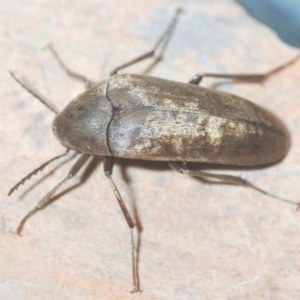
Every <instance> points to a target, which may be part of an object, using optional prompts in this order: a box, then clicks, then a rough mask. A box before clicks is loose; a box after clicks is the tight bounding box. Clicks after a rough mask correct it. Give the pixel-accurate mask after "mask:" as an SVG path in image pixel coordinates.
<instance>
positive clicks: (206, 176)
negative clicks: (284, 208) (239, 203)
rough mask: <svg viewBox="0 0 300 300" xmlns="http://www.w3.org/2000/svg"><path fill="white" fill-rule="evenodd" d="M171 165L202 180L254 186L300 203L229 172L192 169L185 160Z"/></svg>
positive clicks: (264, 192)
mask: <svg viewBox="0 0 300 300" xmlns="http://www.w3.org/2000/svg"><path fill="white" fill-rule="evenodd" d="M169 165H170V167H171V168H172V169H174V170H175V171H177V172H179V173H180V174H187V175H190V176H194V177H197V178H200V179H201V180H203V181H204V182H207V183H222V184H233V185H240V186H244V187H249V188H252V189H254V190H256V191H258V192H259V193H261V194H264V195H266V196H269V197H272V198H275V199H277V200H280V201H283V202H287V203H289V204H293V205H296V206H297V207H298V205H299V203H298V202H295V201H292V200H289V199H285V198H283V197H280V196H277V195H273V194H271V193H269V192H267V191H266V190H264V189H261V188H260V187H258V186H256V185H255V184H253V183H251V182H250V181H248V180H245V179H243V178H241V177H238V176H233V175H227V174H216V173H210V172H204V171H202V170H192V169H189V168H187V166H186V163H184V162H169Z"/></svg>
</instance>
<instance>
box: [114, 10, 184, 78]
mask: <svg viewBox="0 0 300 300" xmlns="http://www.w3.org/2000/svg"><path fill="white" fill-rule="evenodd" d="M180 13H182V10H181V9H177V10H176V13H175V15H174V17H173V19H172V20H171V22H170V24H169V25H168V27H167V29H166V30H165V31H164V33H163V34H162V36H161V37H160V38H159V39H158V41H157V43H156V44H155V46H154V48H153V49H152V50H151V51H148V52H146V53H144V54H142V55H140V56H138V57H136V58H134V59H132V60H130V61H128V62H127V63H124V64H122V65H120V66H118V67H116V68H115V69H114V70H112V71H111V72H110V76H113V75H116V74H117V73H118V72H119V71H120V70H122V69H125V68H127V67H129V66H132V65H134V64H136V63H139V62H141V61H143V60H145V59H147V58H151V57H153V58H154V60H153V62H152V63H151V64H150V66H149V67H148V68H147V69H146V70H145V71H144V72H143V73H144V74H147V73H149V72H150V71H151V70H152V69H153V68H154V66H155V65H156V64H157V63H159V62H160V61H161V60H162V59H163V53H164V51H165V49H166V47H167V45H168V42H169V41H170V39H171V37H172V34H173V32H174V29H175V26H176V24H177V21H178V17H179V15H180Z"/></svg>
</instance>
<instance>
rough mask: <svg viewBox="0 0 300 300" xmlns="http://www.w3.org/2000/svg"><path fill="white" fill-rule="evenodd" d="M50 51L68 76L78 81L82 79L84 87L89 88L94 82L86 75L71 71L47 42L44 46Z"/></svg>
mask: <svg viewBox="0 0 300 300" xmlns="http://www.w3.org/2000/svg"><path fill="white" fill-rule="evenodd" d="M46 47H47V48H48V49H49V50H50V51H51V53H52V54H53V56H54V58H55V59H56V60H57V62H58V63H59V65H60V66H61V68H62V69H64V70H65V71H66V72H67V74H68V76H70V77H73V78H75V79H77V80H79V81H82V82H83V83H84V86H85V89H89V88H90V87H92V85H94V84H96V82H93V81H92V80H90V79H88V78H87V77H86V76H84V75H81V74H79V73H77V72H74V71H72V70H71V69H70V68H69V67H68V66H67V65H66V64H65V63H64V62H63V60H62V59H61V58H60V56H59V55H58V53H57V51H56V50H55V49H54V48H53V46H52V45H51V44H48V45H47V46H46Z"/></svg>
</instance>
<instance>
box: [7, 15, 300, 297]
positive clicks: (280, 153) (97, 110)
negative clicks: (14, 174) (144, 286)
mask: <svg viewBox="0 0 300 300" xmlns="http://www.w3.org/2000/svg"><path fill="white" fill-rule="evenodd" d="M178 14H179V11H178V12H177V14H176V15H175V17H174V19H173V20H172V22H171V23H170V25H169V26H168V28H167V30H166V31H165V32H164V34H163V35H162V37H161V38H160V39H159V41H158V43H157V44H156V46H155V47H154V49H153V50H151V51H149V52H147V53H146V54H144V55H142V56H139V57H137V58H136V59H134V60H131V61H129V62H128V63H126V64H123V65H121V66H119V67H118V68H116V69H115V70H114V71H112V72H111V77H110V78H109V79H107V80H104V81H102V82H100V83H98V84H94V83H92V82H91V81H90V80H88V79H87V78H86V77H84V76H81V75H79V74H76V73H74V72H72V71H70V70H69V69H67V68H66V66H65V65H64V64H63V62H62V61H61V59H60V58H59V57H58V55H57V53H56V52H55V51H54V49H53V48H52V47H50V50H51V51H52V53H53V54H54V55H55V56H56V58H57V59H58V61H59V63H60V64H61V65H62V67H63V68H64V69H66V70H67V72H68V73H69V75H71V76H73V77H75V78H77V79H81V80H83V81H85V83H86V86H87V88H88V89H87V90H86V91H85V92H83V93H82V94H80V95H79V96H78V97H77V98H76V99H74V100H73V101H72V102H70V104H69V105H68V106H67V107H66V108H65V109H64V110H63V111H62V112H60V113H58V112H57V111H56V110H55V109H54V108H53V107H52V106H51V105H50V104H49V103H48V102H47V101H46V100H45V99H43V98H42V97H41V96H39V95H37V94H36V93H35V92H33V91H32V90H31V89H30V88H28V87H27V86H25V85H24V84H23V83H22V82H21V81H20V80H19V79H17V78H16V77H15V75H14V74H13V73H12V75H13V76H14V78H15V79H16V80H17V81H18V82H19V83H20V84H21V85H22V86H23V87H25V89H27V90H28V91H29V92H30V93H31V94H33V95H34V96H36V97H37V98H38V99H39V100H41V101H42V102H43V103H44V104H46V105H47V106H48V107H49V108H50V109H51V110H52V111H54V112H55V113H56V114H57V115H56V117H55V119H54V122H53V131H54V134H55V135H56V137H57V138H58V140H59V141H60V142H61V143H62V144H63V145H64V146H65V147H66V148H67V149H68V150H69V149H73V150H75V151H76V152H77V153H81V156H80V158H79V159H78V160H77V162H76V163H75V164H74V166H73V167H72V169H71V170H70V172H69V174H68V176H67V177H66V178H65V179H64V180H63V181H61V182H60V183H59V184H58V185H57V186H56V187H54V188H53V189H52V190H51V191H50V192H49V193H48V194H47V195H46V196H45V197H44V198H43V199H42V200H41V201H40V202H39V203H38V205H37V206H36V207H35V208H34V209H33V210H31V211H30V212H29V213H28V214H27V215H26V216H25V217H24V218H23V219H22V221H21V222H20V225H19V227H18V228H17V233H18V234H20V233H21V231H22V229H23V227H24V224H25V223H26V221H27V220H28V219H29V218H30V217H31V216H32V215H34V214H35V213H36V212H37V211H39V210H41V209H43V208H44V207H45V206H47V205H48V204H49V203H50V199H51V197H52V196H53V194H54V193H55V192H56V191H57V190H58V189H59V188H60V187H61V186H62V185H63V184H64V183H65V182H67V181H68V180H70V179H71V178H72V177H74V175H75V174H76V173H77V172H78V171H79V170H80V169H81V167H82V166H83V165H84V164H85V162H86V161H87V160H88V159H89V158H90V157H91V156H95V155H97V156H102V157H104V170H105V175H106V176H107V178H108V179H109V182H110V184H111V186H112V189H113V191H114V194H115V196H116V198H117V200H118V202H119V204H120V207H121V209H122V211H123V214H124V217H125V219H126V221H127V223H128V226H129V227H130V228H131V229H132V230H131V233H132V241H133V247H132V251H133V253H132V254H133V279H134V291H135V292H136V291H140V284H139V276H138V266H137V264H138V258H137V256H138V254H137V251H138V249H137V247H136V245H135V243H134V239H133V228H134V227H135V225H136V224H135V223H136V222H135V221H134V220H133V218H132V217H131V215H130V213H129V211H128V209H127V208H126V206H125V204H124V202H123V200H122V197H121V195H120V193H119V191H118V189H117V187H116V185H115V183H114V181H113V180H112V178H111V175H112V169H113V163H114V158H126V159H142V160H156V161H167V162H169V164H170V166H171V167H172V168H174V169H175V170H177V171H178V172H180V173H182V174H189V175H191V176H197V177H199V178H201V179H204V180H205V181H208V182H221V183H232V184H237V185H243V186H248V187H251V188H253V189H256V190H257V191H259V192H261V193H263V194H267V195H269V196H272V197H274V198H277V199H280V200H283V201H286V202H289V203H293V204H296V203H295V202H293V201H289V200H287V199H284V198H281V197H278V196H275V195H271V194H270V193H268V192H266V191H264V190H262V189H260V188H259V187H257V186H255V185H253V184H252V183H250V182H248V181H246V180H244V179H241V178H240V177H235V176H231V175H224V174H214V173H209V172H203V171H202V170H190V169H189V168H188V167H187V166H186V162H204V163H213V164H222V165H231V166H251V167H254V166H262V165H268V164H271V163H275V162H277V161H279V160H280V159H282V158H283V157H284V156H285V155H286V153H287V151H288V149H289V146H290V136H289V133H288V131H287V129H286V127H285V126H284V125H283V123H282V122H281V121H280V120H279V119H278V118H277V117H275V116H274V115H273V114H272V113H270V112H268V111H267V110H265V109H263V108H261V107H259V106H257V105H255V104H253V103H251V102H249V101H248V100H245V99H242V98H240V97H237V96H233V95H230V94H227V93H222V92H218V91H214V90H211V89H206V88H202V87H199V86H198V84H199V83H200V81H201V79H202V78H203V77H221V78H231V79H237V80H248V81H249V80H250V81H263V80H265V79H267V78H268V77H269V76H270V75H272V74H274V73H276V72H278V71H280V70H281V69H282V68H285V67H286V66H287V65H289V64H291V63H293V62H295V61H296V59H298V58H299V55H298V56H297V57H296V58H294V59H293V60H291V61H289V62H288V63H287V64H285V65H281V66H279V67H278V68H276V69H273V70H271V71H269V72H267V73H266V74H263V75H257V74H250V75H241V74H231V75H229V74H213V73H205V74H202V75H195V76H194V77H193V78H192V79H191V80H190V81H189V83H188V84H184V83H179V82H174V81H168V80H164V79H159V78H155V77H150V76H146V75H135V74H121V75H119V74H118V71H120V70H121V69H124V68H126V67H128V66H130V65H133V64H135V63H138V62H140V61H142V60H144V59H146V58H149V57H155V55H156V54H158V55H157V56H156V57H155V59H154V63H153V64H155V63H157V62H158V61H160V60H161V58H162V54H163V52H164V50H165V48H166V45H167V43H168V41H169V39H170V37H171V35H172V33H173V30H174V27H175V24H176V22H177V17H178ZM151 66H152V65H151ZM67 152H68V151H67ZM61 156H62V155H60V156H58V157H61ZM58 157H55V158H53V159H51V160H50V161H48V162H46V163H45V164H43V165H42V166H40V167H39V168H37V169H35V170H34V171H33V172H31V173H30V174H28V175H27V176H26V177H25V178H23V179H22V180H21V181H20V182H18V183H17V184H16V185H15V186H14V187H13V188H12V189H11V190H10V192H9V195H10V194H11V193H12V192H13V191H14V190H16V189H17V188H18V187H19V186H20V185H21V184H23V183H24V182H25V181H26V180H27V179H29V178H30V177H31V176H32V175H33V174H35V173H37V172H38V171H40V170H42V169H43V168H44V167H45V166H46V165H47V164H48V163H49V162H51V161H53V160H55V159H57V158H58Z"/></svg>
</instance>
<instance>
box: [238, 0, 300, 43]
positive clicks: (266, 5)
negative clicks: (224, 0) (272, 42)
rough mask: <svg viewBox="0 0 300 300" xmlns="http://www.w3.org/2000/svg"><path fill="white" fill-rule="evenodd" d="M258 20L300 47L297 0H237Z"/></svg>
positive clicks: (299, 16) (299, 11)
mask: <svg viewBox="0 0 300 300" xmlns="http://www.w3.org/2000/svg"><path fill="white" fill-rule="evenodd" d="M237 2H238V3H239V4H241V5H242V6H243V7H244V8H245V9H246V11H247V12H248V13H249V14H250V15H251V16H252V17H254V18H255V19H256V20H258V21H259V22H261V23H263V24H265V25H267V26H269V27H270V28H271V29H272V30H274V31H275V32H276V34H277V35H278V36H279V37H280V39H281V40H283V41H284V42H285V43H287V44H289V45H291V46H293V47H297V48H299V47H300V1H299V0H285V1H282V0H264V1H261V0H237Z"/></svg>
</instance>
